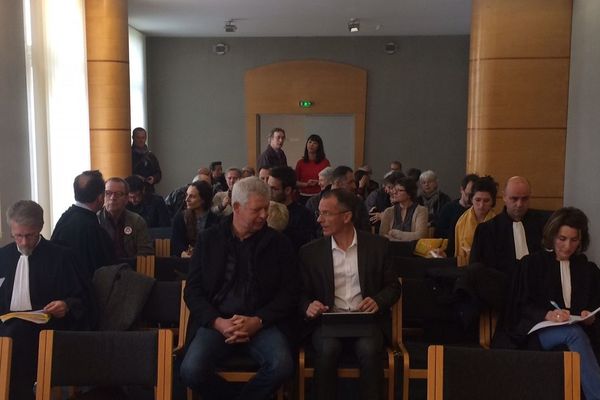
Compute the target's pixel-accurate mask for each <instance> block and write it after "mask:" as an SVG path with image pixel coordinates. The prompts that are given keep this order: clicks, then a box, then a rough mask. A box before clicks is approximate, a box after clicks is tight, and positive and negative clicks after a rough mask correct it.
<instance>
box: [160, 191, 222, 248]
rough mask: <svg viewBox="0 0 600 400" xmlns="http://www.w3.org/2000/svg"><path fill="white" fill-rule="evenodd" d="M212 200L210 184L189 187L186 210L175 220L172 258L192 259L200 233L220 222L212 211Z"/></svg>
mask: <svg viewBox="0 0 600 400" xmlns="http://www.w3.org/2000/svg"><path fill="white" fill-rule="evenodd" d="M212 198H213V193H212V187H211V186H210V184H209V183H208V182H204V181H196V182H193V183H192V184H191V185H189V186H188V188H187V190H186V197H185V205H186V208H185V210H182V211H179V212H178V213H177V214H175V218H173V231H172V233H171V255H172V256H177V257H191V256H192V252H193V248H194V246H195V245H196V238H197V237H198V233H199V232H202V231H203V230H205V229H208V228H210V227H211V226H212V225H214V224H216V223H218V222H219V217H218V216H217V215H215V214H214V213H212V212H211V211H210V205H211V204H212Z"/></svg>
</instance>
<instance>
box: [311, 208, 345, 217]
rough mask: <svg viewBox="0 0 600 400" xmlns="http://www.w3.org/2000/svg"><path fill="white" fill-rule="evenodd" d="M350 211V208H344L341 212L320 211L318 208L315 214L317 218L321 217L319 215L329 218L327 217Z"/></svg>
mask: <svg viewBox="0 0 600 400" xmlns="http://www.w3.org/2000/svg"><path fill="white" fill-rule="evenodd" d="M348 211H350V210H343V211H340V212H332V211H318V210H317V211H315V216H316V217H317V218H319V217H323V218H327V217H332V216H334V215H340V214H343V213H347V212H348Z"/></svg>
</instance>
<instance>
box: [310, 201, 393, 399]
mask: <svg viewBox="0 0 600 400" xmlns="http://www.w3.org/2000/svg"><path fill="white" fill-rule="evenodd" d="M357 201H358V200H357V198H356V196H355V195H354V194H353V193H351V192H349V191H346V190H344V189H333V190H331V191H329V192H327V193H325V194H324V195H323V197H322V199H321V201H320V203H319V213H318V215H319V217H318V220H317V221H318V222H319V223H320V224H321V226H322V228H323V235H324V237H323V238H321V239H318V240H315V241H313V242H311V243H309V244H307V245H305V246H304V247H302V248H301V249H300V255H299V256H300V273H301V276H302V284H303V289H302V297H301V303H300V312H301V313H302V315H303V316H304V317H305V319H306V320H307V321H308V323H309V324H310V325H311V329H313V330H314V331H313V332H312V344H313V346H314V348H315V352H316V357H315V374H314V378H315V379H314V382H315V392H316V393H315V394H316V399H334V398H336V379H337V371H336V370H337V363H338V359H339V357H340V355H341V353H342V352H343V351H352V352H353V353H354V354H356V356H357V358H358V360H359V363H360V371H361V372H360V398H361V399H380V398H381V395H382V393H381V390H382V388H383V385H382V384H381V383H382V379H383V367H382V363H381V357H382V352H383V349H384V340H385V339H384V337H386V336H389V333H390V331H391V330H390V327H391V323H390V322H391V319H390V307H391V306H392V305H393V304H394V303H395V302H396V301H397V300H398V298H399V296H400V283H399V282H398V279H397V277H396V276H395V274H394V273H393V272H392V269H391V267H390V263H389V256H388V241H387V239H385V238H382V237H378V236H374V235H371V234H369V233H365V232H361V231H357V230H356V229H354V226H353V224H352V217H353V215H352V214H353V212H352V210H354V209H355V205H356V202H357ZM349 311H359V312H368V313H373V314H374V318H373V320H374V324H375V326H376V329H371V330H369V332H370V334H369V335H367V336H357V337H334V336H331V335H328V334H325V333H324V332H323V325H322V324H321V320H322V318H321V316H322V314H323V313H326V312H349ZM340 336H345V335H340ZM388 339H389V337H388Z"/></svg>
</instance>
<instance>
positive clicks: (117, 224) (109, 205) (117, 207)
mask: <svg viewBox="0 0 600 400" xmlns="http://www.w3.org/2000/svg"><path fill="white" fill-rule="evenodd" d="M128 201H129V185H128V184H127V182H126V181H125V180H124V179H121V178H115V177H113V178H110V179H108V180H107V181H106V184H105V185H104V208H103V209H102V210H100V211H98V221H100V225H102V227H103V228H104V229H106V232H108V235H109V236H110V238H111V239H112V243H113V246H114V248H115V254H116V256H117V258H129V257H135V256H138V255H148V254H154V248H153V246H152V240H151V239H150V235H149V234H148V227H147V225H146V221H144V218H142V217H141V216H139V215H138V214H136V213H134V212H131V211H129V210H127V209H126V206H127V202H128Z"/></svg>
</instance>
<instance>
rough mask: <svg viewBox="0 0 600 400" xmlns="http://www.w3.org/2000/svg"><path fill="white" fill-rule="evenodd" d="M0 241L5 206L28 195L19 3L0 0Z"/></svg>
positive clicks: (4, 231)
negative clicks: (0, 226)
mask: <svg viewBox="0 0 600 400" xmlns="http://www.w3.org/2000/svg"><path fill="white" fill-rule="evenodd" d="M0 49H2V56H1V57H0V126H1V127H0V143H2V146H0V205H1V206H0V212H1V219H2V237H1V238H0V244H2V245H3V244H6V243H8V242H10V232H9V230H8V227H7V225H6V222H5V211H6V208H7V207H8V206H9V205H10V204H12V203H14V202H15V201H17V200H20V199H24V198H30V190H29V147H28V138H27V91H26V80H25V42H24V39H23V4H22V2H20V1H0Z"/></svg>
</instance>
